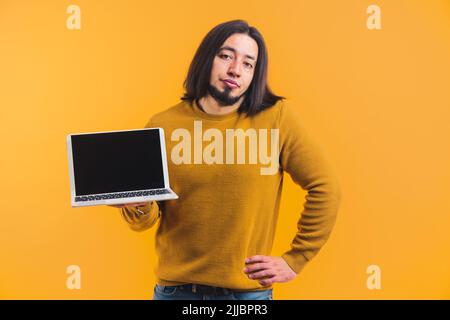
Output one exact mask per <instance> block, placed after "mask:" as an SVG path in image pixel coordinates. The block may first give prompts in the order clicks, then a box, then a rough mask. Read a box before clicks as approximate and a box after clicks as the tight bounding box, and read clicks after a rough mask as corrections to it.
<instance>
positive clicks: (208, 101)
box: [198, 94, 244, 115]
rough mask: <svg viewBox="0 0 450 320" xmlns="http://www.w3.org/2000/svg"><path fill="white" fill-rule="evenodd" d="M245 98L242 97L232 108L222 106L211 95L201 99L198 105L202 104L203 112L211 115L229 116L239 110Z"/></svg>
mask: <svg viewBox="0 0 450 320" xmlns="http://www.w3.org/2000/svg"><path fill="white" fill-rule="evenodd" d="M243 100H244V97H243V96H242V97H241V98H240V99H239V100H238V101H237V102H236V103H235V104H233V105H231V106H221V105H219V103H218V102H217V101H216V99H214V98H213V97H212V96H211V95H209V94H208V95H207V96H205V97H202V98H200V100H199V101H198V103H199V104H200V106H201V108H202V109H203V111H205V112H206V113H209V114H218V115H221V114H227V113H231V112H233V111H235V110H237V109H238V108H239V106H240V105H241V103H242V101H243Z"/></svg>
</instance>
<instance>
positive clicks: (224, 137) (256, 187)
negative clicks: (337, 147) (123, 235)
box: [115, 20, 341, 300]
mask: <svg viewBox="0 0 450 320" xmlns="http://www.w3.org/2000/svg"><path fill="white" fill-rule="evenodd" d="M267 63H268V61H267V51H266V46H265V43H264V40H263V37H262V36H261V34H260V33H259V32H258V30H257V29H255V28H254V27H250V26H249V25H248V24H247V23H246V22H245V21H242V20H234V21H229V22H226V23H222V24H220V25H218V26H216V27H215V28H213V29H212V30H211V31H210V32H209V33H208V34H207V35H206V37H205V38H204V39H203V41H202V43H201V44H200V47H199V48H198V50H197V52H196V54H195V56H194V59H193V61H192V63H191V65H190V68H189V71H188V75H187V78H186V80H185V83H184V86H185V89H186V92H185V94H184V96H183V97H182V98H181V99H182V101H181V102H180V103H178V104H177V105H175V106H173V107H171V108H169V109H167V110H165V111H163V112H160V113H158V114H156V115H154V116H153V117H152V118H151V119H150V121H149V122H148V123H147V125H146V127H162V128H164V130H165V133H166V140H167V153H168V155H170V159H169V161H168V162H169V164H168V165H169V174H170V180H171V185H172V189H173V190H174V191H175V192H176V193H177V194H178V195H179V199H177V200H169V201H158V202H149V203H146V202H144V203H134V204H127V205H117V206H115V207H118V208H120V209H121V213H122V214H123V217H124V218H125V220H126V221H127V222H128V223H129V225H130V227H131V229H132V230H136V231H143V230H146V229H148V228H150V227H152V226H153V225H155V224H156V222H157V221H159V222H160V224H159V227H158V229H157V233H156V251H157V254H158V257H159V261H158V264H157V267H156V269H155V271H156V275H157V278H158V280H157V284H156V286H155V288H154V299H167V300H168V299H272V297H273V296H272V290H273V283H276V282H287V281H290V280H292V279H294V278H295V277H296V275H297V274H298V273H299V272H300V271H301V270H302V269H303V268H304V266H305V265H306V264H307V262H308V261H309V260H311V259H312V258H313V257H314V256H315V255H316V254H317V253H318V251H319V250H320V249H321V247H322V246H323V245H324V244H325V242H326V241H327V239H328V237H329V235H330V233H331V230H332V228H333V226H334V223H335V219H336V213H337V211H338V206H339V202H340V197H341V193H340V187H339V184H338V180H337V177H336V175H335V174H334V171H333V170H332V169H331V166H330V165H329V163H328V161H327V160H325V157H324V156H323V155H322V152H321V151H320V149H319V148H318V147H317V146H316V144H315V143H314V142H313V140H312V139H311V138H310V137H309V136H308V134H307V133H306V132H305V130H304V128H303V126H302V125H301V124H300V118H299V116H298V114H297V113H296V112H295V111H294V110H293V109H292V107H290V106H289V105H288V104H287V103H286V101H285V99H284V98H283V97H280V96H277V95H275V94H273V93H272V91H271V90H270V89H269V86H268V85H267ZM205 129H206V131H204V132H203V130H205ZM269 136H270V139H269ZM192 137H194V143H192V141H191V140H190V139H192ZM247 142H248V143H247ZM268 146H269V147H268ZM269 149H270V151H269ZM273 156H275V157H276V158H274V159H275V160H276V161H275V162H274V163H270V161H269V160H270V159H271V158H272V159H273ZM257 160H259V163H258V161H257ZM264 169H265V170H264ZM284 172H287V173H288V174H289V175H290V176H291V177H292V179H293V181H294V182H295V183H297V184H299V185H300V186H301V187H302V188H303V189H305V190H307V191H308V194H307V196H306V202H305V203H304V210H303V211H302V212H301V215H300V218H299V221H298V232H297V234H296V235H295V237H294V238H293V241H292V244H291V248H290V250H288V251H286V252H285V253H284V254H283V255H282V256H281V257H277V256H270V252H271V248H272V243H273V239H274V233H275V227H276V223H277V218H278V211H279V204H280V198H281V191H282V183H283V173H284ZM299 200H300V199H299Z"/></svg>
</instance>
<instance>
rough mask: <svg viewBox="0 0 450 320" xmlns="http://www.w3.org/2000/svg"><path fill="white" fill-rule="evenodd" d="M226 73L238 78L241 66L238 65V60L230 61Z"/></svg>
mask: <svg viewBox="0 0 450 320" xmlns="http://www.w3.org/2000/svg"><path fill="white" fill-rule="evenodd" d="M227 74H228V75H229V76H233V77H236V78H239V77H240V76H241V66H240V63H239V61H236V60H235V61H233V62H232V63H230V66H229V67H228V72H227Z"/></svg>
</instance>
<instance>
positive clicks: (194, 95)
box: [181, 20, 285, 116]
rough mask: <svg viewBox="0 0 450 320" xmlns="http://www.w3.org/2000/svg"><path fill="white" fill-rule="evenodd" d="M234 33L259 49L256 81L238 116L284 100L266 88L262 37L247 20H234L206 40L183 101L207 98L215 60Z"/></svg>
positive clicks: (190, 70) (221, 25)
mask: <svg viewBox="0 0 450 320" xmlns="http://www.w3.org/2000/svg"><path fill="white" fill-rule="evenodd" d="M235 33H244V34H247V35H248V36H249V37H251V38H252V39H254V40H255V41H256V43H257V45H258V59H257V60H256V66H255V72H254V74H253V79H252V82H251V84H250V86H249V87H248V89H247V91H246V92H245V97H244V100H243V101H242V104H241V105H240V107H239V109H238V112H239V113H246V114H247V116H252V115H255V114H257V113H259V112H261V111H262V110H264V109H266V108H269V107H271V106H273V105H274V104H275V103H276V102H277V101H278V100H281V99H285V98H284V97H282V96H277V95H275V94H274V93H273V92H272V91H271V90H270V88H269V85H268V84H267V65H268V55H267V49H266V44H265V42H264V39H263V37H262V35H261V33H259V31H258V30H257V29H256V28H255V27H251V26H249V25H248V23H247V22H246V21H244V20H232V21H228V22H224V23H221V24H219V25H217V26H216V27H214V28H213V29H212V30H211V31H209V32H208V34H207V35H206V36H205V38H203V40H202V42H201V44H200V46H199V47H198V49H197V52H196V53H195V55H194V58H193V59H192V62H191V65H190V66H189V71H188V74H187V77H186V79H185V80H184V88H185V91H186V92H185V93H184V96H183V97H181V100H184V101H189V103H190V104H191V105H192V102H193V101H194V100H197V99H200V98H202V97H204V96H206V95H207V93H208V85H209V81H210V77H211V69H212V64H213V61H214V57H215V56H216V54H217V53H218V52H219V49H220V47H221V46H222V44H223V43H224V42H225V40H226V39H228V38H229V37H230V36H231V35H233V34H235Z"/></svg>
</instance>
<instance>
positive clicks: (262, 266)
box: [244, 262, 270, 273]
mask: <svg viewBox="0 0 450 320" xmlns="http://www.w3.org/2000/svg"><path fill="white" fill-rule="evenodd" d="M269 267H270V266H269V264H268V263H267V262H265V263H254V264H249V265H247V266H246V267H245V268H244V272H245V273H251V272H255V271H258V270H262V269H267V268H269Z"/></svg>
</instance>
